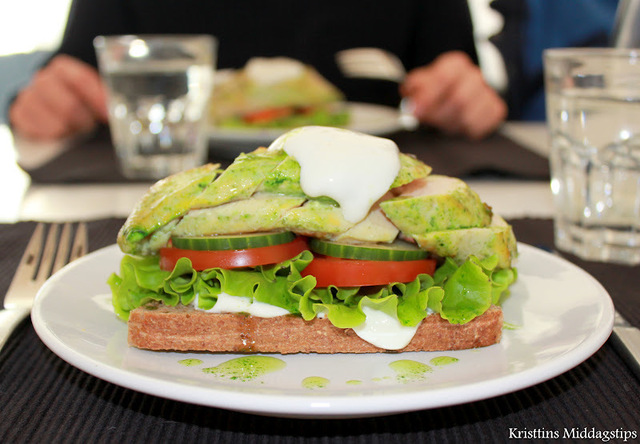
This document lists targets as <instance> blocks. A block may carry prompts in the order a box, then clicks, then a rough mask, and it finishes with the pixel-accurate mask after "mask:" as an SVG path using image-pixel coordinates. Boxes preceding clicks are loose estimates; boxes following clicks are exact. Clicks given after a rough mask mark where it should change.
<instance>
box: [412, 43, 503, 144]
mask: <svg viewBox="0 0 640 444" xmlns="http://www.w3.org/2000/svg"><path fill="white" fill-rule="evenodd" d="M400 93H401V94H402V95H403V96H404V97H407V98H409V99H410V100H411V102H412V106H413V113H414V115H415V117H416V118H417V119H418V120H419V121H420V122H422V123H424V124H427V125H429V126H432V127H435V128H438V129H440V130H442V131H444V132H446V133H449V134H463V135H465V136H467V137H469V138H471V139H480V138H482V137H485V136H487V135H489V134H490V133H491V132H492V131H494V130H495V129H496V128H497V127H498V126H499V125H500V124H501V123H502V122H503V121H504V120H505V118H506V116H507V106H506V104H505V103H504V101H503V100H502V99H501V98H500V96H499V95H498V94H497V93H496V92H495V91H494V90H493V89H492V88H491V87H490V86H489V85H488V84H487V83H486V82H485V80H484V78H483V76H482V72H481V71H480V68H479V67H478V66H476V65H474V64H473V62H472V61H471V59H470V58H469V56H467V55H466V54H465V53H463V52H459V51H451V52H447V53H444V54H442V55H441V56H439V57H438V58H437V59H436V60H434V61H433V63H431V64H429V65H428V66H424V67H420V68H416V69H414V70H412V71H411V72H409V74H408V75H407V78H406V80H405V82H404V83H403V84H402V85H401V87H400Z"/></svg>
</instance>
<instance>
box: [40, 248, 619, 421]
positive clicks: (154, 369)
mask: <svg viewBox="0 0 640 444" xmlns="http://www.w3.org/2000/svg"><path fill="white" fill-rule="evenodd" d="M519 248H520V258H519V259H518V263H517V267H518V271H519V279H518V281H517V283H516V284H514V286H513V287H512V293H511V296H510V297H509V298H508V299H507V300H506V301H505V302H504V304H503V308H504V316H505V322H506V323H507V326H508V328H505V330H504V335H503V339H502V341H501V343H500V344H497V345H494V346H491V347H486V348H482V349H475V350H464V351H457V352H444V353H441V352H429V353H427V352H422V353H402V354H397V353H396V354H392V353H389V354H367V355H315V354H311V355H289V356H279V355H272V356H273V357H274V358H276V359H279V360H281V361H283V362H282V363H281V364H282V365H283V368H281V369H280V370H277V371H274V372H272V373H268V374H266V375H263V376H250V377H247V376H246V375H245V377H240V378H234V377H233V375H232V374H230V373H226V374H225V373H224V372H223V373H222V374H221V375H217V376H216V375H214V374H211V373H207V372H206V371H203V370H204V369H207V368H212V367H216V366H219V365H221V364H222V365H224V363H226V362H228V361H230V360H232V359H234V358H237V357H238V356H239V355H228V354H207V353H171V352H151V351H143V350H138V349H134V348H129V347H128V346H127V339H126V336H127V327H126V324H125V323H123V322H121V321H119V320H118V319H116V317H115V315H114V314H113V311H112V309H111V305H110V297H109V288H108V286H107V285H106V283H105V281H106V280H107V277H108V276H109V274H110V273H112V272H113V271H116V270H118V265H119V261H120V258H121V257H122V255H121V253H120V252H119V250H118V248H117V247H116V246H115V245H113V246H110V247H107V248H104V249H101V250H98V251H96V252H94V253H92V254H90V255H88V256H86V257H84V258H82V259H80V260H78V261H76V262H74V263H72V264H71V265H69V266H67V267H65V268H64V269H63V270H61V271H60V272H59V273H57V274H56V275H55V276H53V277H52V278H51V279H50V280H49V281H48V282H47V283H46V284H45V285H44V287H43V288H42V290H41V291H40V293H39V294H38V297H37V298H36V301H35V305H34V307H33V313H32V319H33V324H34V326H35V329H36V331H37V333H38V335H39V336H40V338H41V339H42V340H43V341H44V343H45V344H46V345H47V346H48V347H49V348H50V349H51V350H53V352H54V353H56V354H57V355H58V356H60V357H61V358H62V359H64V360H65V361H67V362H69V363H70V364H71V365H74V366H76V367H78V368H79V369H81V370H83V371H85V372H87V373H90V374H92V375H94V376H96V377H98V378H101V379H104V380H106V381H110V382H112V383H114V384H118V385H120V386H124V387H127V388H130V389H133V390H137V391H140V392H144V393H148V394H152V395H157V396H161V397H165V398H170V399H175V400H179V401H184V402H189V403H194V404H201V405H206V406H212V407H220V408H225V409H230V410H237V411H242V412H248V413H256V414H261V415H270V416H288V417H313V418H320V417H324V418H330V417H338V418H346V417H359V416H375V415H385V414H391V413H399V412H406V411H415V410H421V409H429V408H435V407H443V406H447V405H454V404H460V403H465V402H470V401H475V400H480V399H485V398H489V397H493V396H497V395H501V394H505V393H509V392H513V391H515V390H519V389H522V388H525V387H528V386H531V385H534V384H537V383H539V382H542V381H545V380H547V379H550V378H553V377H554V376H557V375H559V374H561V373H563V372H565V371H567V370H569V369H571V368H573V367H574V366H576V365H578V364H580V363H581V362H583V361H584V360H585V359H587V358H588V357H589V356H591V355H592V354H593V353H594V352H595V351H597V350H598V349H599V348H600V346H602V344H603V343H604V342H605V341H606V339H607V338H608V337H609V334H610V333H611V329H612V326H613V304H612V302H611V299H610V297H609V295H608V294H607V292H606V291H605V290H604V288H603V287H602V286H601V285H600V284H599V283H598V282H597V281H596V280H595V279H593V278H592V277H591V276H590V275H588V274H587V273H585V272H584V271H582V270H581V269H579V268H578V267H576V266H574V265H573V264H571V263H569V262H567V261H565V260H563V259H561V258H558V257H556V256H553V255H551V254H549V253H546V252H544V251H542V250H539V249H536V248H533V247H530V246H528V245H524V244H520V245H519ZM442 356H445V357H449V358H455V359H457V360H458V361H457V362H454V363H450V364H448V365H446V366H438V365H435V364H434V361H432V359H434V358H438V357H442ZM185 359H196V360H199V361H191V362H192V363H196V365H192V366H186V365H184V363H185V361H184V360H185ZM200 361H201V362H200ZM397 361H403V362H401V363H399V364H398V363H397ZM394 363H395V364H394ZM426 366H428V367H430V368H431V370H432V371H430V372H427V371H425V370H427V368H426ZM394 368H395V370H394ZM411 369H413V370H415V371H413V372H411V371H408V370H411ZM416 369H417V370H416ZM310 377H316V378H322V379H320V381H322V382H323V383H324V384H318V385H314V384H313V381H311V382H310V380H309V379H307V378H310ZM316 381H317V379H316Z"/></svg>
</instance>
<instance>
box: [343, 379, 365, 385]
mask: <svg viewBox="0 0 640 444" xmlns="http://www.w3.org/2000/svg"><path fill="white" fill-rule="evenodd" d="M346 384H347V385H360V384H362V381H361V380H360V379H350V380H348V381H347V382H346Z"/></svg>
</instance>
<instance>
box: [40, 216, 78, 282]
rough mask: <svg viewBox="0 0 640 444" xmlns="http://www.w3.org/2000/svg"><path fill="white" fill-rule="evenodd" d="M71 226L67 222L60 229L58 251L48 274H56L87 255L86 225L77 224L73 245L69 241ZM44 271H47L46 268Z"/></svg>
mask: <svg viewBox="0 0 640 444" xmlns="http://www.w3.org/2000/svg"><path fill="white" fill-rule="evenodd" d="M72 226H73V224H71V223H70V222H67V223H65V224H64V225H63V227H62V234H61V235H60V239H59V242H58V251H57V252H56V258H55V262H54V263H53V267H51V273H50V274H53V273H55V272H57V271H58V270H60V269H61V268H62V267H64V266H65V265H66V264H68V263H70V262H73V261H74V260H76V259H78V258H79V257H81V256H84V255H85V254H86V253H87V244H88V239H87V225H86V224H85V223H84V222H80V223H78V226H77V228H76V232H75V236H74V238H73V243H72V241H71V231H72ZM52 229H53V228H52ZM47 242H48V239H47ZM45 251H46V250H45ZM44 270H45V271H47V269H46V268H45V269H44ZM46 277H48V276H46ZM46 277H45V279H46Z"/></svg>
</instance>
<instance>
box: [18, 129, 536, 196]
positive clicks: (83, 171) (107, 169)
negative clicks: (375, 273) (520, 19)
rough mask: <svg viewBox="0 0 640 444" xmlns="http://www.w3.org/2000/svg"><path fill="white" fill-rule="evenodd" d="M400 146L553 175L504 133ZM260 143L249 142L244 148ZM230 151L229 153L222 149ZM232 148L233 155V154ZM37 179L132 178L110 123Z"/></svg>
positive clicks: (439, 165) (457, 160) (475, 167)
mask: <svg viewBox="0 0 640 444" xmlns="http://www.w3.org/2000/svg"><path fill="white" fill-rule="evenodd" d="M389 137H390V138H392V139H393V140H395V141H396V143H397V144H398V146H399V147H400V150H401V151H403V152H406V153H412V154H415V155H416V156H417V157H418V158H419V159H421V160H423V161H424V162H426V163H427V164H429V165H430V166H432V167H433V171H434V173H437V174H443V175H447V176H455V177H477V176H482V175H491V176H499V177H511V178H520V179H543V180H546V179H548V178H549V167H548V161H547V159H545V158H544V157H542V156H540V155H538V154H536V153H534V152H532V151H530V150H528V149H526V148H524V147H523V146H521V145H519V144H518V143H516V142H514V141H513V140H511V139H509V138H507V137H505V136H503V135H501V134H494V135H493V136H491V137H489V138H487V139H484V140H480V141H470V140H467V139H465V138H462V137H449V136H445V135H442V134H440V133H436V132H433V131H430V130H427V129H419V130H417V131H411V132H399V133H395V134H392V135H390V136H389ZM254 148H257V146H255V147H250V146H247V149H245V150H244V151H249V150H251V149H254ZM236 151H237V154H239V153H240V152H241V151H243V150H239V149H235V150H222V151H221V150H219V149H217V150H216V149H215V147H212V148H211V149H210V151H209V161H210V162H217V163H220V164H221V165H222V166H223V167H226V166H227V165H228V164H229V163H230V162H231V161H232V160H233V157H234V155H233V154H235V153H236ZM220 152H224V153H226V154H225V155H220V154H216V153H220ZM230 153H231V154H230ZM28 173H29V174H30V175H31V178H32V180H33V182H34V183H40V184H52V183H122V182H131V181H130V180H128V179H126V178H125V177H124V176H123V175H122V174H121V173H120V171H119V169H118V164H117V160H116V156H115V154H114V151H113V145H112V143H111V137H110V135H109V131H108V129H107V128H101V129H100V130H98V131H97V132H96V133H95V134H93V135H92V136H90V137H87V138H83V139H79V140H77V141H76V142H73V143H72V146H71V147H70V148H69V149H68V150H67V151H65V152H63V153H62V154H61V155H60V156H58V157H56V158H54V159H53V160H51V161H50V162H48V163H47V164H45V165H42V166H40V167H38V168H36V169H33V170H29V171H28Z"/></svg>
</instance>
